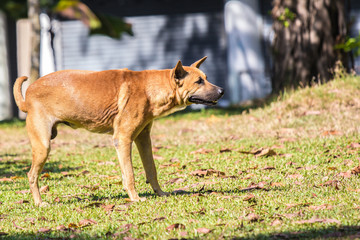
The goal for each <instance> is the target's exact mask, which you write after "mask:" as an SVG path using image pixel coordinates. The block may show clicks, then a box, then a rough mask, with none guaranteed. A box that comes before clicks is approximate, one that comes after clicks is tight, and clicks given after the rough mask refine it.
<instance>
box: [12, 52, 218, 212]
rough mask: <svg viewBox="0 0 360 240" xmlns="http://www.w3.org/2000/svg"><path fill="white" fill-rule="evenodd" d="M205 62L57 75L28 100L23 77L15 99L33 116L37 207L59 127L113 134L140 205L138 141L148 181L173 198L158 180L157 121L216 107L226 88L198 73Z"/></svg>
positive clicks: (32, 178)
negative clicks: (135, 160) (195, 107)
mask: <svg viewBox="0 0 360 240" xmlns="http://www.w3.org/2000/svg"><path fill="white" fill-rule="evenodd" d="M205 59H206V57H204V58H202V59H200V60H198V61H196V62H195V63H193V64H192V65H191V66H190V67H183V66H182V64H181V61H179V62H178V63H177V64H176V66H175V68H174V69H166V70H148V71H130V70H127V69H121V70H107V71H101V72H95V71H81V70H64V71H58V72H54V73H51V74H49V75H47V76H44V77H42V78H40V79H38V80H37V81H35V82H34V83H32V84H31V85H30V86H29V88H28V90H27V91H26V98H25V99H26V101H25V100H24V98H23V96H22V94H21V86H22V83H23V82H24V81H26V80H27V77H20V78H18V79H17V80H16V82H15V85H14V96H15V101H16V104H17V105H18V107H19V108H20V110H21V111H23V112H27V113H28V115H27V118H26V128H27V131H28V135H29V138H30V142H31V146H32V155H33V159H32V165H31V169H30V171H29V173H28V178H29V183H30V190H31V192H32V194H33V197H34V201H35V204H36V205H39V206H41V205H44V204H45V203H43V202H42V200H41V196H40V193H39V186H38V177H39V174H40V173H41V171H42V169H43V167H44V164H45V162H46V159H47V157H48V154H49V151H50V140H51V139H54V138H55V137H56V135H57V130H56V127H57V125H58V124H59V123H64V124H66V125H69V126H70V127H73V128H85V129H87V130H89V131H91V132H96V133H108V134H112V135H113V143H114V146H115V148H116V151H117V155H118V158H119V161H120V167H121V174H122V178H123V185H124V187H125V189H126V191H127V193H128V194H129V197H130V199H131V200H132V201H139V200H140V198H139V196H138V194H137V193H136V191H135V182H134V181H135V180H134V172H133V167H132V162H131V147H132V142H133V141H135V143H136V146H137V148H138V150H139V153H140V157H141V160H142V163H143V165H144V168H145V173H146V179H147V181H148V182H149V183H150V184H151V187H152V188H153V190H154V191H155V193H157V194H158V195H159V196H163V195H168V193H165V192H163V191H162V190H161V188H160V186H159V183H158V180H157V175H156V168H155V164H154V160H153V155H152V147H151V140H150V130H151V126H152V123H153V120H154V119H155V118H158V117H162V116H165V115H168V114H170V113H173V112H175V111H179V110H182V109H184V108H185V107H186V106H188V105H190V104H192V103H198V104H206V105H214V104H216V102H217V100H218V99H219V98H220V97H221V96H222V95H223V94H224V90H223V89H222V88H220V87H217V86H215V85H213V84H211V83H209V82H208V81H207V80H206V75H205V74H204V73H203V72H202V71H201V70H199V69H198V68H199V67H200V65H201V64H202V63H203V62H204V61H205Z"/></svg>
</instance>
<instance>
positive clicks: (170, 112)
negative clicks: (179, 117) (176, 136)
mask: <svg viewBox="0 0 360 240" xmlns="http://www.w3.org/2000/svg"><path fill="white" fill-rule="evenodd" d="M185 108H186V105H180V106H175V107H173V108H170V109H169V110H167V111H165V112H163V113H161V114H160V115H159V116H157V117H156V118H161V117H165V116H167V115H170V114H172V113H174V112H177V111H181V110H184V109H185Z"/></svg>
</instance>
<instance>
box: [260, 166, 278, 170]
mask: <svg viewBox="0 0 360 240" xmlns="http://www.w3.org/2000/svg"><path fill="white" fill-rule="evenodd" d="M274 169H275V167H272V166H265V167H263V168H262V169H261V170H274Z"/></svg>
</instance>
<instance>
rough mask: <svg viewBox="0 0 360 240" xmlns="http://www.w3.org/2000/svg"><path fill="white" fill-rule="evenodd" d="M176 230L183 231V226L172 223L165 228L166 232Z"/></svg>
mask: <svg viewBox="0 0 360 240" xmlns="http://www.w3.org/2000/svg"><path fill="white" fill-rule="evenodd" d="M177 229H185V225H184V224H181V223H174V224H171V225H170V226H168V227H167V228H166V230H167V231H172V230H177Z"/></svg>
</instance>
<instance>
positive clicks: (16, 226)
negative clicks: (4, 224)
mask: <svg viewBox="0 0 360 240" xmlns="http://www.w3.org/2000/svg"><path fill="white" fill-rule="evenodd" d="M13 225H14V227H15V228H18V229H21V230H26V228H23V227H20V226H18V225H16V223H15V221H13Z"/></svg>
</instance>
